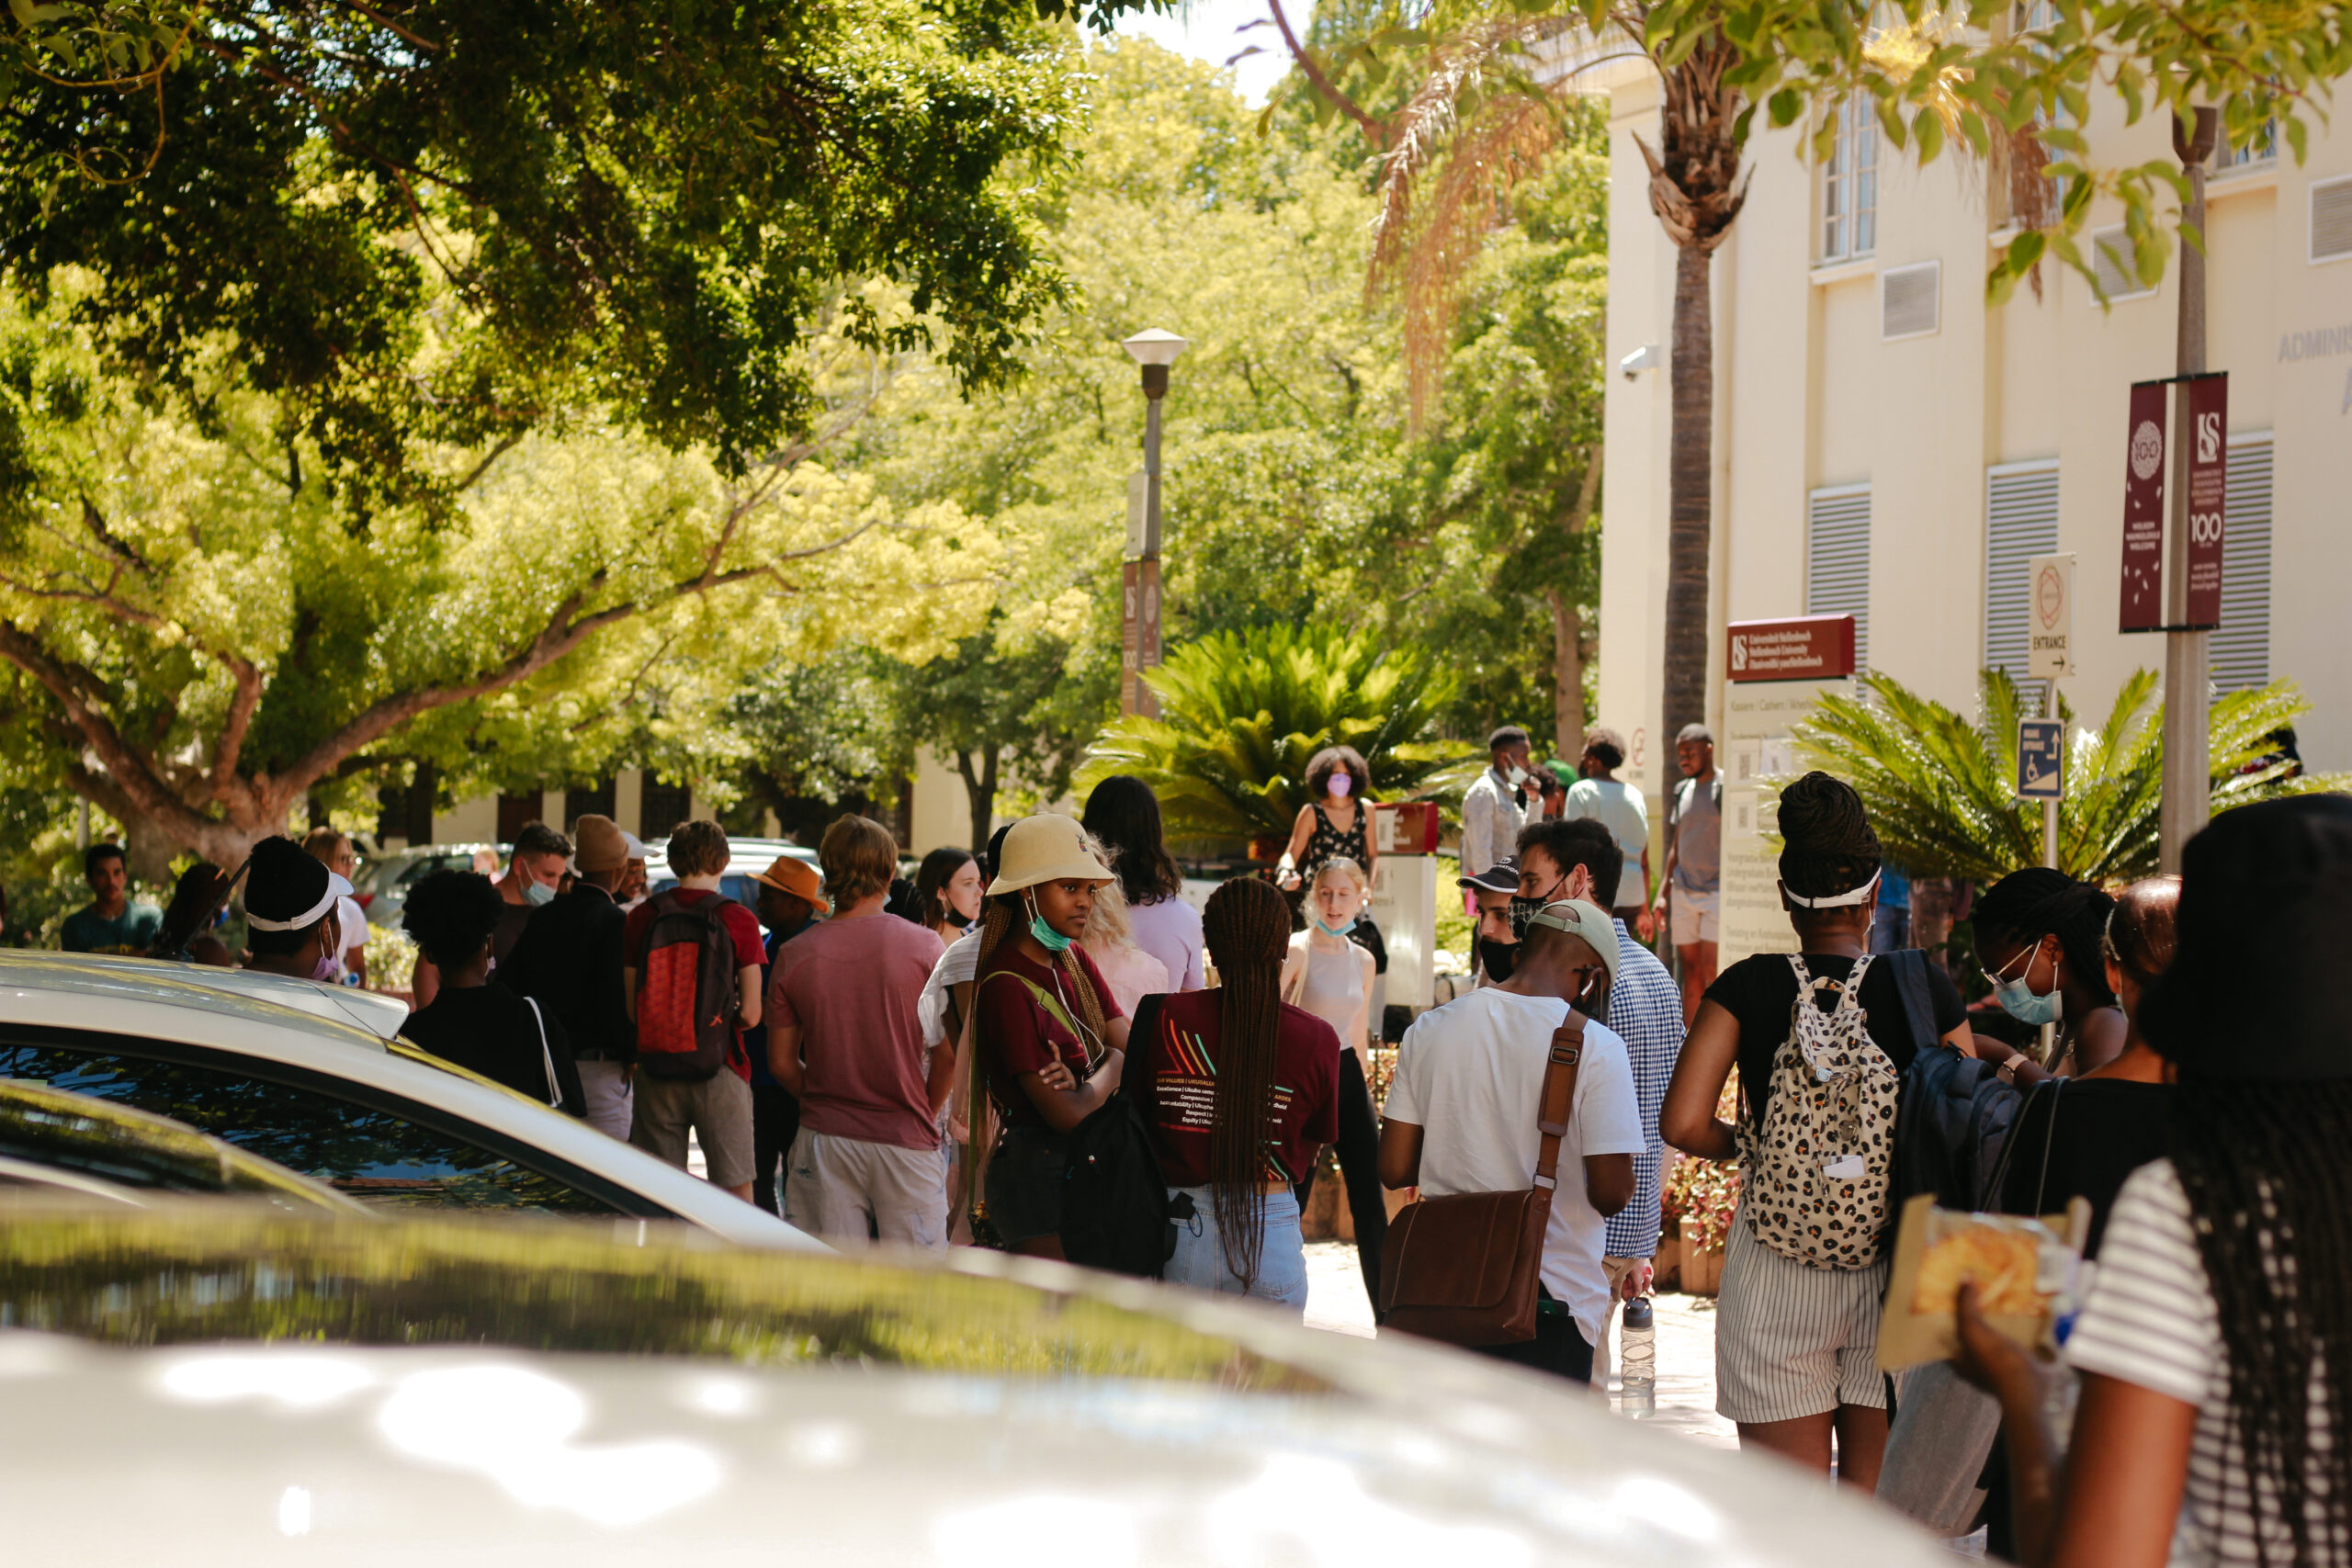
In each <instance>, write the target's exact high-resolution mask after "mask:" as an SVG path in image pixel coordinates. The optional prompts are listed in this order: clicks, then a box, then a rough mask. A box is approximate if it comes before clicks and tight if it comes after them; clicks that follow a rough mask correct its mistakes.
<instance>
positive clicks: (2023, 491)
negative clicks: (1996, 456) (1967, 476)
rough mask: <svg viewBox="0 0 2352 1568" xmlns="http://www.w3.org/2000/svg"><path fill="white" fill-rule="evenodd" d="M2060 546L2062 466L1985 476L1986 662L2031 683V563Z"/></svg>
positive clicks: (2016, 468) (2016, 467) (2011, 466)
mask: <svg viewBox="0 0 2352 1568" xmlns="http://www.w3.org/2000/svg"><path fill="white" fill-rule="evenodd" d="M2057 547H2058V465H2057V464H2055V463H2004V464H2002V465H2001V466H2000V467H1999V468H1988V469H1986V470H1985V667H1986V668H1987V669H1999V670H2006V671H2008V672H2009V678H2010V679H2011V680H2013V681H2023V680H2025V679H2026V673H2025V661H2026V635H2027V634H2026V618H2027V615H2028V614H2029V612H2030V609H2031V605H2030V603H2029V600H2030V596H2031V591H2032V581H2031V565H2030V563H2031V561H2032V559H2033V558H2034V557H2036V556H2045V555H2048V554H2049V553H2050V552H2051V551H2052V550H2054V549H2056V548H2057Z"/></svg>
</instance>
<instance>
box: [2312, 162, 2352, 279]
mask: <svg viewBox="0 0 2352 1568" xmlns="http://www.w3.org/2000/svg"><path fill="white" fill-rule="evenodd" d="M2346 256H2352V175H2345V176H2344V177H2343V178H2342V179H2335V180H2322V181H2320V182H2319V183H2318V184H2317V185H2314V186H2312V260H2313V261H2315V262H2324V261H2342V260H2343V259H2344V258H2345V257H2346Z"/></svg>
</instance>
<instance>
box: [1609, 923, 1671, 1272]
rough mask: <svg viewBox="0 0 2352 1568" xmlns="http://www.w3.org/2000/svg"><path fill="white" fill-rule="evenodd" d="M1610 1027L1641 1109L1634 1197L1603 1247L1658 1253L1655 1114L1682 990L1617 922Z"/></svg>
mask: <svg viewBox="0 0 2352 1568" xmlns="http://www.w3.org/2000/svg"><path fill="white" fill-rule="evenodd" d="M1607 1022H1608V1024H1609V1027H1610V1028H1611V1029H1613V1030H1615V1031H1616V1032H1618V1033H1620V1034H1622V1035H1623V1036H1624V1037H1625V1055H1626V1056H1627V1058H1628V1059H1629V1060H1630V1061H1631V1062H1632V1063H1633V1066H1634V1102H1635V1103H1636V1104H1637V1105H1638V1106H1639V1107H1640V1108H1641V1112H1642V1139H1643V1143H1642V1152H1641V1153H1640V1154H1637V1155H1635V1156H1634V1199H1633V1201H1632V1202H1630V1203H1627V1204H1626V1205H1625V1207H1624V1208H1623V1209H1622V1210H1620V1211H1619V1212H1618V1213H1617V1214H1616V1215H1615V1217H1613V1218H1612V1219H1611V1220H1610V1222H1609V1230H1608V1240H1607V1243H1606V1245H1605V1246H1604V1247H1603V1248H1602V1250H1603V1251H1604V1252H1606V1253H1607V1254H1608V1255H1609V1256H1610V1257H1611V1258H1652V1257H1655V1256H1657V1232H1658V1210H1657V1176H1658V1169H1659V1167H1660V1166H1661V1165H1662V1164H1663V1163H1664V1157H1665V1153H1666V1144H1665V1141H1664V1140H1663V1139H1661V1138H1660V1137H1659V1136H1658V1131H1657V1114H1658V1109H1659V1107H1661V1106H1663V1105H1664V1104H1665V1103H1666V1086H1667V1082H1668V1079H1670V1078H1672V1077H1674V1063H1675V1058H1677V1057H1678V1056H1679V1055H1681V1054H1682V992H1681V990H1680V988H1679V987H1677V986H1676V985H1675V983H1674V976H1671V975H1669V974H1668V973H1667V970H1666V965H1665V964H1660V963H1659V962H1658V961H1657V955H1656V954H1654V953H1651V952H1650V950H1649V949H1648V948H1646V947H1645V946H1643V945H1642V944H1641V943H1640V942H1637V941H1635V940H1634V935H1633V933H1632V932H1630V931H1627V930H1626V929H1625V922H1624V921H1623V920H1619V921H1618V922H1617V977H1616V979H1615V980H1613V981H1612V982H1611V984H1610V987H1609V1017H1608V1019H1607Z"/></svg>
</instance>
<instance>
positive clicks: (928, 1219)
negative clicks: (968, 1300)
mask: <svg viewBox="0 0 2352 1568" xmlns="http://www.w3.org/2000/svg"><path fill="white" fill-rule="evenodd" d="M784 1173H785V1174H784V1219H785V1223H786V1224H792V1225H797V1226H799V1227H800V1228H801V1229H802V1230H804V1231H807V1232H809V1234H810V1235H820V1236H822V1237H824V1238H825V1239H826V1240H827V1241H831V1242H836V1243H840V1242H847V1243H849V1244H851V1245H853V1246H854V1245H856V1244H858V1243H860V1242H865V1241H888V1242H895V1243H897V1244H899V1245H900V1246H902V1247H922V1249H923V1250H924V1251H926V1252H944V1251H945V1250H946V1247H947V1156H946V1154H945V1153H944V1151H943V1150H940V1149H935V1148H933V1149H910V1148H902V1147H900V1146H899V1145H897V1144H869V1143H867V1142H865V1140H864V1139H861V1138H843V1137H837V1136H835V1135H833V1134H828V1133H812V1132H810V1131H809V1129H808V1128H807V1127H805V1126H804V1127H802V1128H801V1129H800V1135H799V1136H798V1137H797V1138H795V1139H793V1141H792V1152H791V1153H790V1154H789V1155H787V1156H785V1161H784Z"/></svg>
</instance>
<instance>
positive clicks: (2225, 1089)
mask: <svg viewBox="0 0 2352 1568" xmlns="http://www.w3.org/2000/svg"><path fill="white" fill-rule="evenodd" d="M2346 1149H2352V1081H2347V1080H2341V1079H2339V1080H2336V1081H2334V1082H2320V1083H2263V1082H2249V1081H2246V1080H2244V1079H2237V1078H2228V1079H2223V1078H2215V1077H2208V1076H2205V1075H2202V1074H2195V1073H2192V1072H2189V1071H2188V1070H2186V1069H2184V1070H2183V1071H2182V1073H2181V1075H2180V1089H2179V1092H2178V1094H2177V1096H2176V1097H2175V1099H2174V1101H2173V1123H2172V1158H2173V1165H2174V1168H2176V1169H2177V1170H2178V1171H2179V1173H2180V1184H2181V1187H2182V1189H2183V1190H2185V1191H2186V1192H2187V1193H2188V1209H2189V1213H2190V1215H2191V1218H2192V1224H2194V1226H2195V1228H2196V1233H2197V1248H2198V1251H2199V1254H2200V1255H2201V1256H2202V1258H2203V1259H2204V1263H2205V1278H2206V1281H2207V1282H2208V1284H2210V1285H2211V1288H2212V1292H2213V1304H2214V1305H2215V1307H2217V1308H2218V1309H2219V1311H2220V1316H2221V1330H2222V1349H2223V1357H2224V1359H2225V1360H2226V1362H2227V1364H2228V1367H2229V1379H2230V1431H2229V1436H2228V1437H2227V1438H2226V1439H2225V1440H2226V1441H2227V1443H2228V1444H2229V1445H2230V1447H2231V1448H2232V1449H2233V1450H2235V1451H2237V1452H2238V1453H2239V1454H2241V1455H2242V1456H2243V1458H2244V1461H2245V1477H2246V1480H2247V1482H2248V1483H2250V1484H2249V1486H2248V1488H2247V1493H2246V1494H2245V1495H2224V1496H2223V1498H2222V1506H2223V1507H2224V1508H2241V1509H2244V1510H2245V1512H2246V1513H2247V1514H2248V1515H2249V1516H2250V1517H2252V1518H2253V1519H2254V1520H2255V1532H2254V1533H2255V1541H2256V1554H2257V1561H2260V1562H2265V1563H2267V1562H2273V1561H2278V1559H2276V1558H2274V1557H2273V1556H2272V1542H2273V1540H2274V1535H2275V1533H2284V1534H2285V1535H2286V1536H2287V1537H2288V1538H2289V1539H2290V1540H2292V1542H2293V1551H2292V1554H2291V1556H2290V1557H2288V1558H2287V1559H2286V1561H2290V1562H2297V1563H2339V1564H2340V1563H2344V1562H2352V1444H2347V1443H2346V1440H2345V1437H2344V1435H2345V1434H2346V1433H2347V1432H2352V1161H2347V1160H2346V1158H2345V1151H2346ZM2314 1393H2317V1394H2318V1396H2319V1398H2320V1399H2321V1401H2322V1402H2323V1404H2322V1408H2323V1409H2324V1412H2325V1414H2324V1416H2323V1415H2321V1413H2320V1412H2319V1411H2316V1410H2314V1409H2313V1408H2312V1396H2313V1394H2314ZM2331 1435H2332V1436H2331ZM2314 1472H2316V1482H2317V1483H2316V1485H2315V1484H2314V1479H2315V1477H2314ZM2229 1490H2230V1491H2231V1492H2235V1491H2236V1490H2237V1489H2236V1488H2235V1487H2230V1488H2229Z"/></svg>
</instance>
